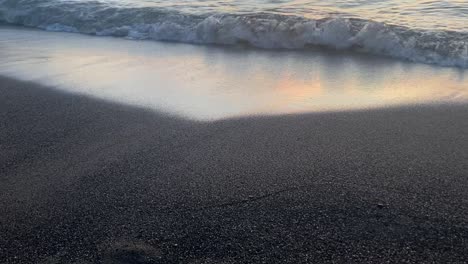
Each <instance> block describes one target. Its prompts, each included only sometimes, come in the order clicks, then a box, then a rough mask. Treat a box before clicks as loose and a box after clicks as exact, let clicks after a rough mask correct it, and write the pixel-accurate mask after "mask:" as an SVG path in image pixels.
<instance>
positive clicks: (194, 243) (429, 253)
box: [0, 77, 468, 263]
mask: <svg viewBox="0 0 468 264" xmlns="http://www.w3.org/2000/svg"><path fill="white" fill-rule="evenodd" d="M467 117H468V106H466V105H452V106H449V105H439V106H419V107H416V106H415V107H403V108H392V109H383V110H371V111H356V112H341V113H322V114H302V115H288V116H269V117H251V118H238V119H230V120H223V121H216V122H192V121H187V120H182V119H178V118H175V117H170V116H166V115H162V114H158V113H156V112H152V111H149V110H145V109H138V108H132V107H126V106H121V105H118V104H113V103H109V102H105V101H101V100H96V99H92V98H87V97H83V96H77V95H70V94H66V93H62V92H57V91H54V90H53V89H49V88H45V87H40V86H38V85H36V84H33V83H27V82H19V81H15V80H12V79H6V78H3V77H2V78H0V212H1V213H0V234H1V235H0V256H1V257H0V258H1V259H0V262H1V263H326V262H334V263H337V262H338V263H353V262H354V263H384V262H392V263H401V262H417V263H421V262H425V263H426V262H436V263H441V262H444V263H447V262H452V263H454V262H458V263H460V262H464V261H466V260H467V255H466V254H467V253H466V252H467V251H466V249H467V247H468V245H467V241H468V227H467V225H466V221H467V219H468V192H466V190H467V187H468V177H467V176H468V118H467Z"/></svg>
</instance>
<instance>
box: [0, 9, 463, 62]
mask: <svg viewBox="0 0 468 264" xmlns="http://www.w3.org/2000/svg"><path fill="white" fill-rule="evenodd" d="M0 21H2V22H5V23H10V24H16V25H22V26H29V27H37V28H41V29H45V30H49V31H64V32H74V33H84V34H92V35H98V36H115V37H124V38H129V39H149V40H164V41H176V42H186V43H196V44H222V45H237V44H247V45H250V46H253V47H257V48H265V49H297V50H301V49H307V48H310V47H314V46H322V47H327V48H333V49H339V50H344V49H346V50H353V51H357V52H363V53H371V54H375V55H384V56H390V57H394V58H399V59H405V60H409V61H414V62H422V63H429V64H437V65H442V66H457V67H462V68H468V32H456V31H441V30H427V29H426V30H421V29H415V28H408V27H402V26H397V25H390V24H384V23H379V22H375V21H370V20H363V19H355V18H346V17H325V18H321V19H310V18H304V17H300V16H288V15H279V14H269V13H254V14H226V13H223V14H206V15H195V14H187V13H181V12H177V11H174V10H166V9H161V8H155V7H126V6H120V7H117V6H110V5H107V4H105V3H101V2H77V1H57V2H56V1H45V0H0Z"/></svg>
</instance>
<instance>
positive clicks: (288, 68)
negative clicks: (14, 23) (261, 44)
mask: <svg viewBox="0 0 468 264" xmlns="http://www.w3.org/2000/svg"><path fill="white" fill-rule="evenodd" d="M0 75H6V76H11V77H14V78H17V79H22V80H28V81H33V82H35V83H42V84H46V85H51V86H53V87H55V88H56V89H59V90H63V91H66V92H70V93H75V94H84V95H87V96H91V97H97V98H100V99H104V100H110V101H114V102H118V103H123V104H127V105H136V106H139V107H145V108H150V109H152V110H156V111H158V112H164V113H169V114H172V115H177V116H181V117H184V118H189V119H195V120H218V119H224V118H232V117H241V116H251V115H277V114H297V113H306V112H323V111H350V110H362V109H370V108H381V107H399V106H402V105H420V104H434V103H435V104H458V103H466V102H467V101H468V70H466V69H461V68H455V67H439V66H435V65H427V64H420V63H411V62H405V61H402V60H394V59H391V58H385V57H380V56H371V55H363V54H357V53H354V52H347V51H339V52H337V51H330V50H329V51H322V50H309V51H302V52H297V51H289V50H282V51H277V50H275V51H271V50H261V49H250V48H242V47H239V48H232V47H225V46H208V45H188V44H182V43H172V42H158V41H132V40H131V41H127V40H124V39H120V38H111V37H95V36H87V35H81V34H69V33H63V32H46V31H42V30H37V29H26V28H21V27H0ZM0 96H1V95H0Z"/></svg>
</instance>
